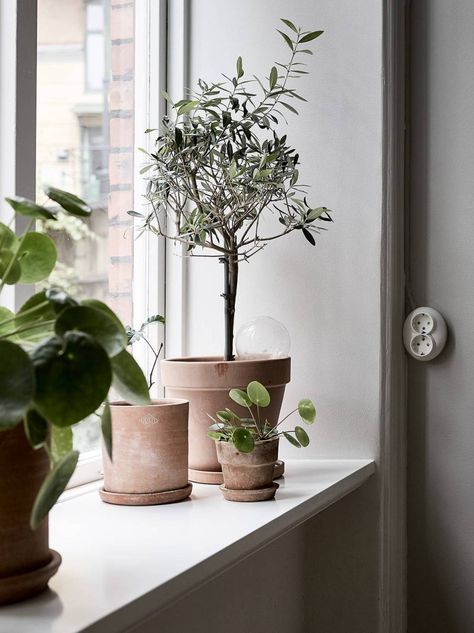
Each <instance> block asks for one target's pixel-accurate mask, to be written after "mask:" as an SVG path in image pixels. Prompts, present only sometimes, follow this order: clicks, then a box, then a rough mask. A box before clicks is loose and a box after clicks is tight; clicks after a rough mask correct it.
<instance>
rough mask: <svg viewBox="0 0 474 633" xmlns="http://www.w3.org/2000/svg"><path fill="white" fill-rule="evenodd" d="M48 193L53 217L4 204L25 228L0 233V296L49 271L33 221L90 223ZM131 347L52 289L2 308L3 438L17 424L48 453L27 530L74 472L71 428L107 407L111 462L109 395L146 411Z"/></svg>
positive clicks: (27, 203)
mask: <svg viewBox="0 0 474 633" xmlns="http://www.w3.org/2000/svg"><path fill="white" fill-rule="evenodd" d="M45 192H46V194H47V196H48V197H49V199H50V201H51V202H53V203H56V204H55V206H54V207H53V208H50V207H49V206H48V207H45V206H41V205H38V204H36V203H34V202H32V201H31V200H27V199H25V198H19V197H16V198H7V199H6V200H7V202H8V204H9V205H10V206H11V207H12V209H13V211H14V212H15V213H16V214H18V215H23V216H28V217H29V218H30V220H29V223H28V225H27V228H26V230H25V232H24V233H23V234H22V235H21V236H19V237H18V236H17V235H16V234H15V233H14V232H13V231H12V230H11V229H10V227H9V226H7V225H5V224H2V223H0V279H1V281H0V293H1V292H2V291H3V290H4V287H5V285H7V284H8V285H13V284H22V283H29V284H31V283H37V282H40V281H42V280H44V279H46V278H47V277H48V276H49V275H50V273H51V272H52V271H53V270H54V266H55V263H56V257H57V252H56V246H55V244H54V242H53V240H52V239H51V238H49V237H48V236H47V235H44V234H41V233H38V232H35V231H33V230H32V229H33V225H34V223H35V221H36V220H37V219H47V220H50V221H54V219H55V218H56V214H57V211H58V210H59V208H61V209H62V210H63V211H64V212H66V213H68V214H71V215H73V216H77V217H87V216H89V215H90V213H91V209H90V207H89V206H88V205H87V204H86V203H85V202H84V201H83V200H81V199H80V198H78V197H77V196H75V195H73V194H70V193H67V192H65V191H62V190H60V189H55V188H53V187H48V188H47V189H46V190H45ZM14 219H15V215H13V216H12V219H11V222H10V225H11V224H12V223H13V221H14ZM128 343H129V337H128V336H127V333H126V330H125V328H124V326H123V325H122V323H121V322H120V320H119V319H118V317H117V316H116V315H115V313H114V312H113V311H112V310H110V308H108V307H107V306H106V305H105V304H104V303H102V302H100V301H97V300H95V299H88V300H84V301H81V302H78V301H76V300H75V299H74V298H73V297H71V296H69V295H68V294H67V293H66V292H64V291H62V290H56V289H54V288H53V289H49V290H47V291H42V292H38V293H36V294H34V295H33V296H32V297H30V298H29V299H28V300H27V301H26V303H25V304H24V305H23V306H22V307H21V308H20V309H19V310H18V311H17V312H16V313H13V312H12V311H10V310H9V309H8V308H6V307H0V358H1V359H2V361H1V363H0V431H7V430H9V429H12V428H14V427H16V426H17V425H19V424H23V425H24V429H25V433H26V436H27V438H28V440H29V442H30V444H31V446H32V447H33V448H34V449H36V450H44V451H46V452H47V453H48V455H49V457H50V461H51V471H50V473H49V474H48V476H47V477H46V479H45V481H44V482H43V484H42V486H41V488H40V490H39V493H38V496H37V498H36V501H35V504H34V506H33V508H32V514H31V526H32V527H33V528H34V527H37V526H38V525H39V523H40V522H41V520H42V519H43V518H44V517H45V516H46V515H47V513H48V512H49V510H50V509H51V507H52V506H53V504H54V503H55V502H56V500H57V499H58V497H59V495H60V494H61V492H62V491H63V490H64V488H65V486H66V484H67V482H68V481H69V479H70V477H71V475H72V473H73V471H74V469H75V467H76V464H77V461H78V457H79V453H78V452H77V451H76V450H73V445H72V429H71V426H72V425H73V424H76V423H77V422H80V421H81V420H83V419H84V418H86V417H87V416H88V415H90V414H92V413H93V412H95V411H96V410H97V409H98V407H100V405H102V404H103V403H105V404H104V406H103V410H102V414H101V426H102V433H103V437H104V442H105V445H106V447H107V450H108V452H109V454H110V455H112V440H111V418H110V407H109V404H108V401H107V397H108V393H109V390H110V388H111V386H112V385H113V387H114V388H115V389H116V390H117V391H118V392H119V393H120V395H121V396H122V397H123V398H124V399H125V400H127V401H128V402H130V403H133V404H148V403H149V394H148V387H147V382H146V378H145V376H144V375H143V373H142V371H141V369H140V368H139V366H138V364H137V363H136V361H135V360H134V359H133V356H131V354H130V353H129V352H128V351H127V350H126V347H127V345H128ZM0 441H1V436H0Z"/></svg>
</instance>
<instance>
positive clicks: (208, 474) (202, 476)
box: [188, 459, 285, 485]
mask: <svg viewBox="0 0 474 633" xmlns="http://www.w3.org/2000/svg"><path fill="white" fill-rule="evenodd" d="M284 472H285V462H283V461H282V460H281V459H279V460H278V461H277V463H276V464H275V473H274V475H273V479H279V478H280V477H283V474H284ZM188 478H189V481H193V482H194V483H196V484H219V485H221V484H223V483H224V477H223V476H222V471H220V470H195V469H194V468H190V469H189V470H188Z"/></svg>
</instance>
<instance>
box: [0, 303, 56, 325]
mask: <svg viewBox="0 0 474 633" xmlns="http://www.w3.org/2000/svg"><path fill="white" fill-rule="evenodd" d="M48 305H49V301H42V302H41V303H39V304H38V305H36V306H34V308H28V310H23V312H21V313H19V314H15V315H14V316H12V317H11V318H9V319H7V320H6V321H2V322H1V323H0V327H3V326H4V325H8V324H9V323H13V321H19V320H20V319H21V318H22V317H25V316H27V315H29V314H33V313H34V312H37V311H38V310H42V309H43V308H46V306H48Z"/></svg>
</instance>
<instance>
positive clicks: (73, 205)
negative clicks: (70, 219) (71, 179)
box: [44, 187, 92, 218]
mask: <svg viewBox="0 0 474 633" xmlns="http://www.w3.org/2000/svg"><path fill="white" fill-rule="evenodd" d="M44 192H45V194H46V195H47V196H48V198H50V199H51V200H54V202H57V203H58V204H59V206H60V207H62V208H63V209H64V210H65V211H67V212H68V213H70V214H71V215H76V216H79V217H81V218H87V217H89V216H90V214H91V213H92V209H91V208H90V206H89V205H88V204H87V203H86V202H84V200H81V199H80V198H78V197H77V196H75V195H74V194H73V193H68V192H67V191H63V190H62V189H56V187H45V188H44Z"/></svg>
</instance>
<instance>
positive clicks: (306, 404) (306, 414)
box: [298, 398, 316, 424]
mask: <svg viewBox="0 0 474 633" xmlns="http://www.w3.org/2000/svg"><path fill="white" fill-rule="evenodd" d="M298 413H299V414H300V418H301V419H302V420H303V422H306V424H313V422H314V420H315V419H316V409H315V407H314V404H313V403H312V402H311V400H308V398H305V399H304V400H300V401H299V402H298Z"/></svg>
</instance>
